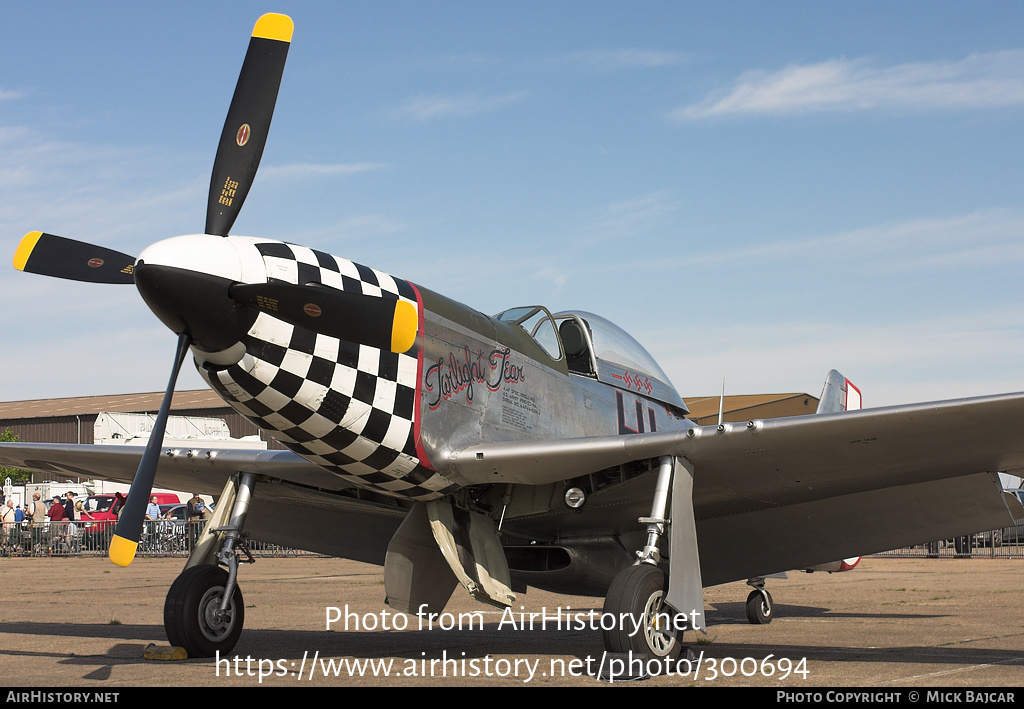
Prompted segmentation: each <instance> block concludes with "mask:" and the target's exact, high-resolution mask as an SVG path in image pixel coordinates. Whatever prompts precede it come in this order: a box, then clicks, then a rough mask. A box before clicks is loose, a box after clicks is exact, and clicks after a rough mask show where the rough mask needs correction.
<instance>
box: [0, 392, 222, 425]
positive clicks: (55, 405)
mask: <svg viewBox="0 0 1024 709" xmlns="http://www.w3.org/2000/svg"><path fill="white" fill-rule="evenodd" d="M163 396H164V393H163V392H162V391H157V392H150V393H144V394H114V395H108V396H76V397H71V398H67V399H33V400H29V401H5V402H0V419H15V418H17V419H29V418H47V417H53V416H77V415H87V414H95V413H98V412H100V411H123V412H129V413H135V412H139V413H143V412H147V411H154V412H155V411H157V410H158V409H159V408H160V400H161V399H162V398H163ZM225 406H226V404H225V403H224V401H223V400H222V399H221V398H220V397H218V396H217V395H216V394H215V393H214V392H213V390H212V389H198V390H195V391H176V392H174V398H173V399H171V409H172V410H175V409H178V410H180V409H214V408H224V407H225Z"/></svg>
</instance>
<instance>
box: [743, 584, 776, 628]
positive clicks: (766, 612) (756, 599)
mask: <svg viewBox="0 0 1024 709" xmlns="http://www.w3.org/2000/svg"><path fill="white" fill-rule="evenodd" d="M764 593H765V596H767V597H768V599H767V601H766V600H765V597H764V596H762V595H761V592H760V591H751V592H750V595H749V596H747V622H748V623H750V624H751V625H768V624H769V623H771V622H772V617H773V616H774V615H775V602H774V601H773V600H772V594H770V593H768V592H767V591H765V592H764Z"/></svg>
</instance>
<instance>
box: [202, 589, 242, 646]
mask: <svg viewBox="0 0 1024 709" xmlns="http://www.w3.org/2000/svg"><path fill="white" fill-rule="evenodd" d="M223 597H224V587H223V586H215V587H213V588H211V589H209V590H208V591H207V592H206V593H205V594H203V598H202V600H201V601H200V602H199V629H200V631H202V633H203V635H204V636H205V637H206V639H207V640H211V641H213V642H218V641H220V640H221V639H223V638H224V637H225V636H227V635H228V634H229V633H230V632H231V628H232V626H233V625H234V622H235V602H234V599H232V600H231V602H230V603H229V604H228V608H227V610H226V611H224V612H221V610H220V603H221V600H222V599H223Z"/></svg>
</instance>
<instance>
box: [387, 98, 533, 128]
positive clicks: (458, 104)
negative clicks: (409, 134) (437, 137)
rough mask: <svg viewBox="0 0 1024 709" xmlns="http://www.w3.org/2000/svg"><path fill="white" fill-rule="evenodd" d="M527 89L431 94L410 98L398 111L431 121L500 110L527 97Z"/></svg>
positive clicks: (421, 119) (416, 119)
mask: <svg viewBox="0 0 1024 709" xmlns="http://www.w3.org/2000/svg"><path fill="white" fill-rule="evenodd" d="M526 95H527V94H526V92H525V91H519V92H515V93H508V94H491V95H487V94H482V93H475V94H463V95H454V96H453V95H445V94H431V95H429V96H422V95H421V96H417V97H416V98H413V99H410V100H409V101H408V102H406V103H405V105H403V106H402V107H401V108H399V109H398V111H397V113H398V115H400V116H404V117H406V118H411V119H413V120H415V121H430V120H435V119H438V118H450V117H458V118H464V117H466V116H472V115H475V114H478V113H488V112H491V111H498V110H501V109H502V108H505V107H506V106H509V105H511V104H513V103H517V102H519V101H522V100H523V99H524V98H526Z"/></svg>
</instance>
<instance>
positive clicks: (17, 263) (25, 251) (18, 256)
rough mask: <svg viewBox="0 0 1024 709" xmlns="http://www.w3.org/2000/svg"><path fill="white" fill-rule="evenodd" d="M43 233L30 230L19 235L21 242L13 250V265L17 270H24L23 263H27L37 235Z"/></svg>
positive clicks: (36, 241)
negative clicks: (21, 235)
mask: <svg viewBox="0 0 1024 709" xmlns="http://www.w3.org/2000/svg"><path fill="white" fill-rule="evenodd" d="M42 235H43V232H41V231H30V232H29V233H27V234H25V236H23V237H21V243H20V244H18V249H17V250H16V251H15V252H14V267H15V268H16V269H18V270H19V271H24V270H25V264H26V263H28V257H29V256H31V255H32V250H33V249H34V248H35V247H36V244H37V243H38V242H39V237H41V236H42Z"/></svg>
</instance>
